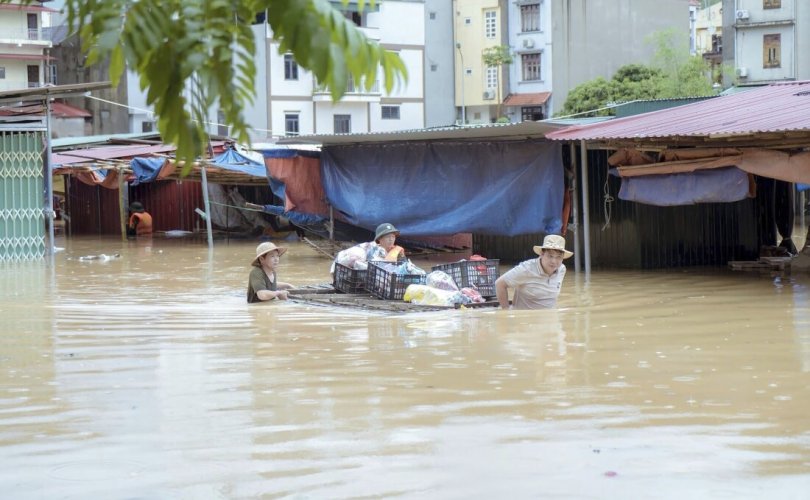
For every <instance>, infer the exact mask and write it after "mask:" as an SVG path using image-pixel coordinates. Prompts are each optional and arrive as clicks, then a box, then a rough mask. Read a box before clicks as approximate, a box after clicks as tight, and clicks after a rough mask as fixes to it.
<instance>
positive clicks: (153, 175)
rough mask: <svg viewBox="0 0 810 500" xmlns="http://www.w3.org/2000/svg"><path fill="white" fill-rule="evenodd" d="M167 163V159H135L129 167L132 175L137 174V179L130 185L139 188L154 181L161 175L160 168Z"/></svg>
mask: <svg viewBox="0 0 810 500" xmlns="http://www.w3.org/2000/svg"><path fill="white" fill-rule="evenodd" d="M165 162H166V159H165V158H133V159H132V161H131V162H129V166H130V168H131V169H132V173H133V174H135V179H134V180H133V181H131V182H130V184H131V185H133V186H137V185H138V184H141V183H144V182H152V181H154V180H155V179H157V176H158V174H160V168H161V167H162V166H163V163H165Z"/></svg>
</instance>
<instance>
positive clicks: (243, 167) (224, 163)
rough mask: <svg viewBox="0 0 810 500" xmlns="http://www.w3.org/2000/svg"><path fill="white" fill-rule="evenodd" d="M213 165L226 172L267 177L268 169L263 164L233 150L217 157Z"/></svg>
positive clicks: (212, 161) (228, 150)
mask: <svg viewBox="0 0 810 500" xmlns="http://www.w3.org/2000/svg"><path fill="white" fill-rule="evenodd" d="M211 163H212V164H213V165H214V166H216V167H219V168H224V169H225V170H233V171H236V172H242V173H245V174H248V175H252V176H254V177H267V169H266V168H265V167H264V164H263V163H260V162H257V161H255V160H252V159H250V158H248V157H247V156H244V155H242V154H240V153H238V152H236V151H235V150H233V149H226V150H225V151H223V152H222V153H221V154H220V155H218V156H215V157H214V159H213V160H211Z"/></svg>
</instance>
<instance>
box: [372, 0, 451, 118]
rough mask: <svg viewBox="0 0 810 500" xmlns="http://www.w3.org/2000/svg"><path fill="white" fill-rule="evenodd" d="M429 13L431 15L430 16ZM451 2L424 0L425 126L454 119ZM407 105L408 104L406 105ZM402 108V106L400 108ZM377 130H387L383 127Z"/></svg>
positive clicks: (445, 0)
mask: <svg viewBox="0 0 810 500" xmlns="http://www.w3.org/2000/svg"><path fill="white" fill-rule="evenodd" d="M431 15H432V18H431ZM453 17H454V16H453V6H452V3H451V2H448V1H447V0H426V1H425V59H424V63H423V67H424V75H425V79H424V96H425V104H424V109H425V126H426V127H441V126H446V125H452V124H453V122H454V121H455V119H456V110H455V106H454V103H453V100H454V98H455V95H454V93H455V89H454V85H453V83H454V73H453V71H454V70H453V58H454V56H453V52H454V47H455V43H454V40H453ZM408 107H410V106H408ZM403 111H404V110H403ZM381 130H387V129H386V128H383V129H381Z"/></svg>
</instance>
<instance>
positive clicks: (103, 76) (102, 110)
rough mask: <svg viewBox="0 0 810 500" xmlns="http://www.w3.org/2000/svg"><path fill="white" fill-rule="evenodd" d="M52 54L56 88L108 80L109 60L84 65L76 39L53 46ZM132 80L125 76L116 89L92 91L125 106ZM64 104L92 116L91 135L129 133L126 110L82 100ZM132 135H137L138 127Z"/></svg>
mask: <svg viewBox="0 0 810 500" xmlns="http://www.w3.org/2000/svg"><path fill="white" fill-rule="evenodd" d="M52 55H53V57H54V58H56V61H54V62H55V63H56V67H57V81H56V83H57V84H59V85H67V84H72V83H90V82H103V81H107V80H109V61H99V62H98V63H96V64H93V65H92V66H90V65H87V64H86V57H85V56H84V55H83V54H82V52H81V47H80V43H79V40H78V38H77V37H76V36H72V37H69V38H66V39H65V40H64V41H63V42H62V43H60V44H58V45H56V46H54V48H53V49H52ZM132 80H133V78H132V76H131V75H130V74H129V73H125V74H124V75H123V76H122V78H121V81H120V82H119V84H118V87H117V88H112V89H103V90H98V91H94V92H93V95H94V96H97V97H100V98H101V99H104V100H106V101H110V102H115V103H127V102H128V100H129V99H128V96H129V94H128V87H129V82H130V81H132ZM135 81H137V80H135ZM66 102H67V103H68V104H70V105H72V106H76V107H77V108H82V109H86V110H87V111H89V112H90V113H91V114H92V115H93V120H92V128H91V130H90V132H89V134H90V135H100V134H124V133H128V132H131V131H132V130H131V129H130V121H129V112H128V111H127V109H126V108H125V107H122V106H116V105H115V104H111V103H110V102H103V101H99V100H96V99H90V98H85V97H79V98H75V99H66ZM135 132H140V128H139V129H137V130H135Z"/></svg>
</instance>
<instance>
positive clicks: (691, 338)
mask: <svg viewBox="0 0 810 500" xmlns="http://www.w3.org/2000/svg"><path fill="white" fill-rule="evenodd" d="M285 244H287V245H288V246H289V247H290V251H289V252H288V253H287V254H286V255H285V258H284V259H282V269H281V270H280V277H281V279H283V280H285V281H290V282H293V283H296V284H308V283H319V282H323V281H326V280H327V279H328V262H326V261H325V260H323V259H322V258H320V257H318V256H317V254H315V252H314V251H312V250H310V249H308V248H307V247H306V246H303V245H301V244H299V243H297V242H289V243H285ZM58 246H64V247H65V248H66V249H65V251H64V252H60V253H59V254H57V255H56V257H55V264H56V267H55V268H54V267H52V266H48V265H47V263H27V264H25V263H24V264H14V265H7V266H6V267H4V269H3V272H2V273H0V285H2V296H0V311H2V315H0V317H2V319H0V321H2V322H3V323H2V325H3V332H4V335H3V337H2V341H0V342H2V352H0V360H1V361H2V364H1V365H0V445H2V450H3V454H4V458H5V460H4V468H3V469H2V471H0V487H2V488H3V490H4V491H6V492H9V494H10V495H11V497H13V498H42V497H51V496H54V493H53V492H58V495H57V496H59V497H61V498H97V497H100V498H118V497H126V498H133V497H145V498H166V497H172V498H174V497H180V498H256V497H262V496H266V497H285V496H290V497H297V498H298V497H300V498H324V497H325V498H345V497H357V496H372V497H384V496H403V497H419V498H425V497H427V498H448V497H452V498H466V497H477V498H491V497H495V496H501V497H506V496H508V497H510V498H537V497H543V498H604V497H610V498H646V497H650V496H652V497H656V498H684V497H689V496H695V497H703V498H718V497H719V498H723V497H729V498H761V497H762V496H763V495H764V492H767V493H769V494H770V495H771V496H776V497H779V498H802V497H803V496H804V495H805V492H806V491H808V489H810V479H808V478H810V474H808V470H810V421H808V419H807V418H806V415H807V414H808V410H810V403H808V401H810V398H808V395H809V394H808V387H810V375H808V367H810V338H808V334H807V332H808V331H810V328H808V326H810V325H808V322H810V321H809V320H808V319H809V318H810V313H808V307H810V305H808V300H807V298H808V297H807V290H808V288H807V285H808V283H809V282H810V280H808V279H807V278H806V277H800V276H794V277H789V276H784V277H779V276H770V275H758V274H756V275H752V274H746V273H731V272H724V271H715V272H708V273H707V272H706V271H705V270H687V271H677V272H594V274H593V275H592V276H591V278H590V280H589V281H588V282H585V281H584V280H583V279H582V277H581V276H576V275H575V274H574V273H573V272H572V273H571V274H570V275H569V277H568V278H567V282H566V286H565V288H564V291H563V294H562V295H561V298H560V308H559V310H556V311H496V310H485V309H477V310H466V311H452V312H446V313H445V312H432V313H421V314H401V315H397V316H387V315H384V314H367V313H363V312H358V311H350V310H342V309H338V308H329V307H321V306H308V305H304V304H296V303H292V302H285V303H273V304H257V305H250V306H248V305H247V304H246V303H245V297H244V291H245V286H246V280H247V273H248V265H249V263H250V261H251V259H252V256H253V253H254V249H255V242H230V243H229V244H224V242H219V243H218V244H217V245H216V246H215V248H214V250H213V252H212V256H211V258H209V254H208V250H207V248H206V247H205V246H204V245H199V244H187V243H183V242H180V241H172V240H164V239H161V238H154V239H153V240H152V241H150V242H148V244H146V243H140V242H139V243H132V242H121V241H117V240H112V239H109V240H105V239H80V238H75V239H71V240H66V241H65V242H64V244H60V245H58ZM100 253H104V254H107V255H112V254H115V253H119V254H120V258H113V259H109V260H104V261H102V260H95V261H81V260H79V257H81V256H84V255H89V254H100ZM432 262H434V261H432V260H431V261H425V262H420V263H419V264H420V265H422V267H428V268H429V267H430V265H431V263H432ZM434 263H435V262H434ZM568 280H570V281H568ZM121 492H126V493H124V494H122V493H121Z"/></svg>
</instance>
